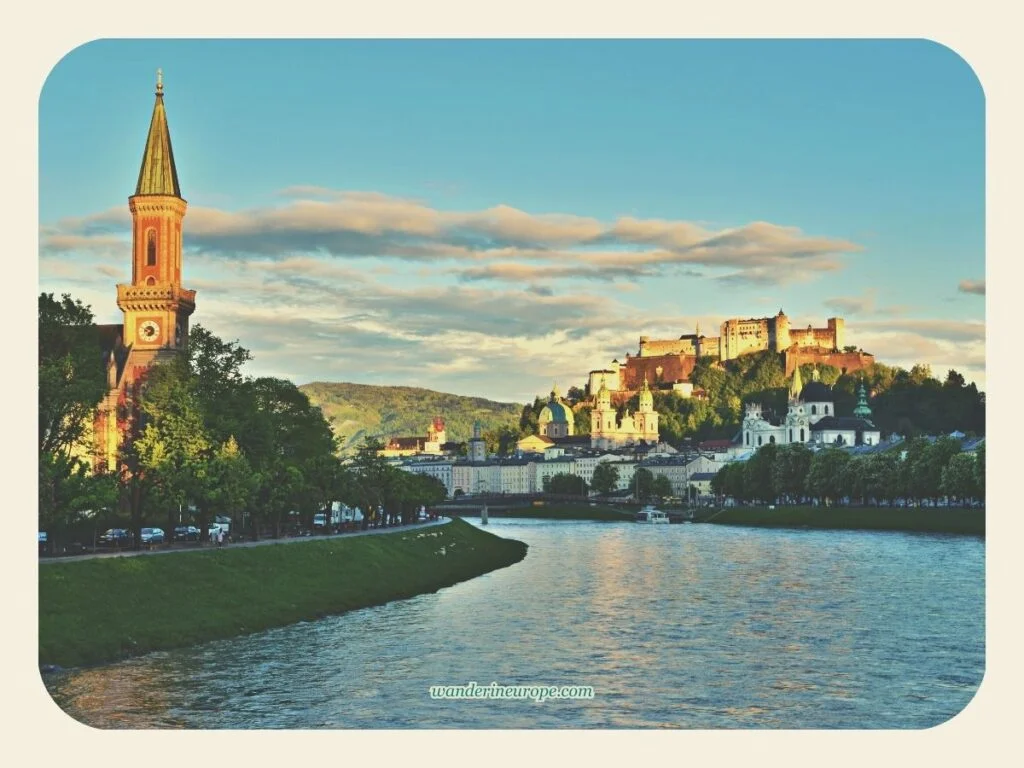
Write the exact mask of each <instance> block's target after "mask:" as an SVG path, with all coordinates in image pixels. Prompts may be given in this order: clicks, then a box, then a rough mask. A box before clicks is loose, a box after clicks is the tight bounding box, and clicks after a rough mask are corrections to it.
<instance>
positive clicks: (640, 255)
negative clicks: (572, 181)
mask: <svg viewBox="0 0 1024 768" xmlns="http://www.w3.org/2000/svg"><path fill="white" fill-rule="evenodd" d="M279 195H280V197H281V198H282V200H283V202H282V203H281V204H280V205H277V206H271V207H266V208H259V209H249V210H243V211H224V210H218V209H214V208H202V207H195V208H192V209H190V210H189V213H188V218H187V235H186V237H187V240H186V243H187V246H188V247H189V248H190V249H192V250H193V251H195V252H199V253H206V254H209V255H211V256H214V257H223V258H238V257H242V256H245V257H249V256H251V255H258V256H263V257H267V258H293V257H295V256H299V255H310V254H324V255H330V256H333V257H345V258H361V257H378V258H385V259H397V260H405V261H408V260H413V261H423V262H441V261H448V262H453V264H454V269H455V270H456V271H458V272H461V273H462V276H463V277H464V279H466V280H475V281H480V280H490V281H506V282H508V281H518V280H520V279H521V278H520V277H519V276H517V275H516V274H515V272H514V270H512V269H511V268H510V267H509V266H508V264H509V262H516V263H517V264H519V263H521V262H523V261H539V262H549V263H550V264H552V265H555V266H549V267H547V271H546V274H545V275H544V279H548V280H568V279H576V278H582V279H601V280H613V279H620V278H633V279H636V278H642V277H656V276H659V275H662V274H664V273H666V272H671V273H673V274H678V272H679V271H680V268H681V267H682V268H684V269H685V267H687V266H690V267H692V266H700V267H703V268H705V269H707V270H710V271H711V272H712V274H709V276H710V277H715V278H720V279H723V280H726V281H729V282H747V283H769V282H774V283H785V282H794V281H800V280H807V279H810V278H812V277H813V276H814V275H816V274H820V273H824V272H831V271H834V270H837V269H842V268H843V266H844V264H845V261H844V258H845V257H846V256H847V255H848V254H850V253H853V252H855V251H858V250H860V247H859V246H858V245H856V244H855V243H852V242H849V241H847V240H843V239H837V238H828V237H817V236H810V235H807V234H805V233H803V232H802V231H801V230H800V229H798V228H796V227H791V226H782V225H778V224H773V223H769V222H763V221H756V222H752V223H749V224H746V225H743V226H740V227H734V228H729V229H720V230H709V229H707V228H705V227H704V226H703V225H701V224H697V223H693V222H688V221H683V220H661V219H638V218H634V217H623V218H620V219H618V220H616V221H613V222H607V223H606V222H602V221H599V220H598V219H595V218H592V217H587V216H578V215H574V214H566V213H528V212H526V211H522V210H519V209H517V208H514V207H511V206H508V205H496V206H493V207H491V208H487V209H484V210H480V211H445V210H439V209H436V208H433V207H431V206H430V205H428V204H426V203H424V202H422V201H417V200H411V199H406V198H398V197H392V196H389V195H384V194H381V193H376V192H358V191H345V190H331V189H325V188H322V187H311V186H295V187H288V188H286V189H283V190H281V191H280V193H279ZM126 224H127V215H126V213H125V212H123V211H120V210H109V211H103V212H100V213H97V214H94V215H92V216H85V217H81V218H76V219H65V220H62V221H59V222H57V223H56V224H54V225H50V226H47V227H46V228H44V230H43V231H42V232H41V237H42V247H43V252H44V253H63V252H68V251H83V250H88V249H92V248H100V247H101V246H102V247H109V246H110V244H111V237H120V238H123V236H124V232H125V228H126ZM481 262H486V264H481ZM684 274H685V271H684Z"/></svg>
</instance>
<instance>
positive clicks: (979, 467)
mask: <svg viewBox="0 0 1024 768" xmlns="http://www.w3.org/2000/svg"><path fill="white" fill-rule="evenodd" d="M975 456H976V457H977V459H976V460H975V463H974V487H975V488H977V491H978V498H979V499H981V500H982V501H984V500H985V443H982V444H981V445H979V446H978V450H977V451H975Z"/></svg>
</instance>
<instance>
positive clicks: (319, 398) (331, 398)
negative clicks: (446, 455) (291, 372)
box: [299, 381, 523, 451]
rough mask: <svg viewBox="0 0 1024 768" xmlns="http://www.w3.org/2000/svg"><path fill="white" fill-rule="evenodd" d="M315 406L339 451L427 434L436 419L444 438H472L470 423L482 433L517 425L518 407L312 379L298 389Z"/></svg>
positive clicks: (422, 391) (414, 390)
mask: <svg viewBox="0 0 1024 768" xmlns="http://www.w3.org/2000/svg"><path fill="white" fill-rule="evenodd" d="M299 389H301V390H302V391H303V392H304V393H305V394H306V396H307V397H308V398H309V400H310V402H311V403H313V405H316V406H319V408H320V410H321V411H323V414H324V416H325V417H326V418H327V421H328V422H330V424H331V427H332V428H333V429H334V434H336V435H338V436H339V437H341V438H342V448H343V450H346V451H348V450H351V449H354V448H355V447H357V446H358V445H359V444H360V443H362V441H363V439H364V438H366V437H395V436H403V435H426V434H427V426H428V425H429V424H430V420H431V419H433V418H434V416H441V417H442V418H443V419H444V421H445V430H446V433H447V435H446V436H447V438H448V440H451V441H456V442H461V441H464V440H468V439H469V438H470V437H472V436H473V422H474V421H479V422H480V424H481V426H482V427H483V429H484V431H487V430H490V429H497V428H498V427H501V426H505V425H514V426H518V424H519V417H520V415H521V414H522V411H523V405H522V404H520V403H498V402H495V401H493V400H485V399H484V398H482V397H463V396H461V395H452V394H448V393H446V392H434V391H433V390H430V389H420V388H419V387H378V386H372V385H368V384H347V383H331V382H321V381H315V382H312V383H310V384H303V385H302V386H301V387H299Z"/></svg>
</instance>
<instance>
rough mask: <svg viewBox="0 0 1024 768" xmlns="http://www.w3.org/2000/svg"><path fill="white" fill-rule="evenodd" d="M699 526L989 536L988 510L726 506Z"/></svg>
mask: <svg viewBox="0 0 1024 768" xmlns="http://www.w3.org/2000/svg"><path fill="white" fill-rule="evenodd" d="M694 522H697V523H713V524H717V525H750V526H757V527H764V528H820V529H853V530H868V531H917V532H920V533H960V534H970V535H975V536H984V535H985V510H984V509H961V508H948V507H810V506H793V507H791V506H776V507H775V509H770V508H768V507H726V508H725V509H718V510H713V511H711V512H709V513H706V514H698V517H697V518H696V519H695V520H694Z"/></svg>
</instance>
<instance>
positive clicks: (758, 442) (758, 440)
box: [757, 435, 761, 445]
mask: <svg viewBox="0 0 1024 768" xmlns="http://www.w3.org/2000/svg"><path fill="white" fill-rule="evenodd" d="M757 444H758V445H760V444H761V436H760V435H758V436H757Z"/></svg>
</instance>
